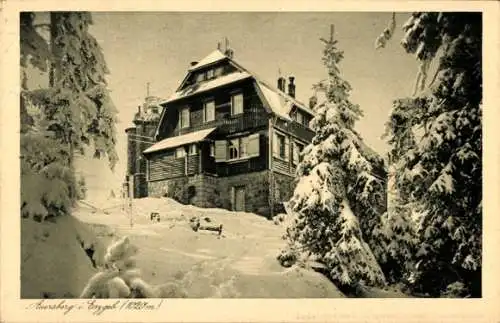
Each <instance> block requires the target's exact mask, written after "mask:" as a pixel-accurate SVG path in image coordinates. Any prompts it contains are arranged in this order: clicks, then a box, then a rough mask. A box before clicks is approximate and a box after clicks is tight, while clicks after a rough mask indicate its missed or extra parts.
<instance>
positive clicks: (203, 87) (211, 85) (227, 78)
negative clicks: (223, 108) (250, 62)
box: [161, 72, 251, 104]
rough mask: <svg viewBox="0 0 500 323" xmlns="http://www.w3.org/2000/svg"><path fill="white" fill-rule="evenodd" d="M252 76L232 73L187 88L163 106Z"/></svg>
mask: <svg viewBox="0 0 500 323" xmlns="http://www.w3.org/2000/svg"><path fill="white" fill-rule="evenodd" d="M250 76H251V75H250V74H248V73H247V72H234V73H230V74H227V75H224V76H221V77H218V78H215V79H213V80H210V81H206V82H203V83H197V84H193V85H191V86H188V87H186V88H185V89H182V90H180V91H177V92H175V93H174V94H172V95H171V96H170V97H169V98H168V99H167V100H166V101H163V102H162V103H161V104H164V103H169V102H172V101H175V100H178V99H181V98H186V97H189V96H191V95H194V94H198V93H201V92H205V91H208V90H212V89H215V88H217V87H219V86H223V85H226V84H229V83H233V82H235V81H239V80H243V79H246V78H248V77H250Z"/></svg>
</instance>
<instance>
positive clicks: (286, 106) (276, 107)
mask: <svg viewBox="0 0 500 323" xmlns="http://www.w3.org/2000/svg"><path fill="white" fill-rule="evenodd" d="M253 76H254V78H255V79H256V81H257V84H258V86H259V88H260V89H261V91H262V94H263V95H264V97H265V98H266V100H267V102H268V103H269V105H270V108H271V110H272V111H273V112H274V113H276V114H277V115H279V116H281V117H283V118H286V119H290V111H291V110H292V107H293V106H294V105H295V106H297V107H298V108H300V109H301V110H304V111H306V112H308V113H310V114H311V115H312V116H314V115H315V112H314V111H312V110H311V109H309V108H307V107H306V106H305V105H303V104H302V103H300V102H299V101H297V100H295V99H294V98H292V97H291V96H289V95H288V94H286V93H283V92H282V91H280V90H278V89H274V88H272V87H271V86H269V85H267V84H266V83H264V82H262V81H261V80H260V79H259V78H257V77H256V76H255V75H253Z"/></svg>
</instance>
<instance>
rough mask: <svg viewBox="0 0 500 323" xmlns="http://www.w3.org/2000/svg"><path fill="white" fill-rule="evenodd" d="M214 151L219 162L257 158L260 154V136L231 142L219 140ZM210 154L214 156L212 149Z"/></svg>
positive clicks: (256, 134)
mask: <svg viewBox="0 0 500 323" xmlns="http://www.w3.org/2000/svg"><path fill="white" fill-rule="evenodd" d="M213 149H214V151H213V152H214V154H215V160H216V161H218V162H220V161H227V160H237V159H245V158H252V157H256V156H259V152H260V139H259V134H258V133H255V134H252V135H250V136H245V137H239V138H234V139H230V140H217V141H216V142H215V146H214V148H213ZM210 154H212V148H210Z"/></svg>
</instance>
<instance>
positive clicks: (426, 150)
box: [389, 13, 482, 296]
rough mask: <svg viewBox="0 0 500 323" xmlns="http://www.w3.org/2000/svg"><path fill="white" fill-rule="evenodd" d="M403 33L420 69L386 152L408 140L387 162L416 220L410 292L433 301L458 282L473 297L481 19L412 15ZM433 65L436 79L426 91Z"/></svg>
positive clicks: (478, 216) (477, 255) (477, 249)
mask: <svg viewBox="0 0 500 323" xmlns="http://www.w3.org/2000/svg"><path fill="white" fill-rule="evenodd" d="M403 29H404V31H405V32H406V35H405V36H404V39H403V41H402V45H403V47H404V49H405V50H406V51H407V52H408V53H411V54H415V55H416V57H417V59H418V60H419V61H420V62H421V63H422V65H421V66H422V68H421V73H419V77H418V78H417V82H416V95H415V97H413V98H410V99H405V102H406V103H405V104H395V106H394V109H393V112H392V115H391V121H390V122H389V127H390V129H389V134H390V142H391V143H392V144H393V147H396V143H398V142H402V141H403V140H405V134H407V133H409V132H413V134H414V135H415V136H414V139H415V140H414V142H413V143H410V144H408V145H402V146H401V150H400V151H399V152H398V155H399V156H398V158H397V159H396V160H395V162H394V164H393V166H394V170H395V174H396V182H397V183H398V184H397V188H398V190H399V193H400V194H402V195H403V196H404V198H403V200H402V201H398V202H399V203H401V204H403V206H404V205H411V206H412V209H413V211H414V212H416V213H418V214H419V215H420V216H419V218H418V224H417V244H416V245H417V247H418V250H417V251H416V253H415V254H414V256H413V258H414V262H415V267H414V269H413V276H414V277H413V284H412V288H413V290H414V291H415V292H422V293H427V294H429V295H431V296H438V295H440V294H441V293H442V292H444V291H445V290H446V289H447V286H449V285H452V284H457V283H462V284H464V286H465V288H464V289H462V290H464V291H465V293H468V294H469V295H472V296H480V294H481V246H482V161H481V156H482V137H481V135H482V134H481V130H482V127H481V104H482V73H481V68H482V60H481V45H482V44H481V42H482V41H481V35H482V19H481V14H480V13H414V14H412V16H411V17H410V18H409V20H408V21H407V22H406V23H405V25H404V27H403ZM434 59H438V62H437V71H436V75H435V76H434V78H433V80H432V81H431V84H430V85H429V86H428V87H426V84H425V79H426V77H425V76H426V72H427V69H426V66H428V65H429V63H430V62H431V61H432V60H434ZM395 235H396V236H397V235H398V233H397V232H395ZM448 289H449V288H448ZM460 296H463V295H460Z"/></svg>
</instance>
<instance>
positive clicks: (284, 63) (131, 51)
mask: <svg viewBox="0 0 500 323" xmlns="http://www.w3.org/2000/svg"><path fill="white" fill-rule="evenodd" d="M391 15H392V13H390V12H373V13H369V12H293V13H292V12H279V13H278V12H253V13H249V12H207V13H203V12H156V13H155V12H142V13H139V12H95V13H93V14H92V17H93V21H94V24H93V25H92V26H91V29H90V32H91V34H92V35H93V36H94V37H95V38H96V39H97V41H98V42H99V44H100V46H101V47H102V50H103V53H104V57H105V59H106V62H107V65H108V67H109V70H110V74H109V76H108V83H109V89H110V90H111V96H112V99H113V101H114V103H115V105H116V107H117V108H118V110H119V116H118V118H119V123H118V124H117V133H118V145H117V152H118V155H119V158H120V162H119V163H118V165H117V167H116V169H115V178H117V179H118V180H122V179H123V178H124V175H125V171H126V158H127V157H126V136H125V132H124V130H125V128H127V127H129V126H131V125H132V118H133V115H134V113H135V112H136V111H137V106H139V105H140V104H141V103H142V102H143V100H144V98H145V96H146V94H147V93H146V88H147V87H146V84H147V83H150V95H154V96H158V97H162V98H166V97H168V96H170V95H171V94H172V92H173V91H175V89H176V88H177V86H178V85H179V83H180V82H181V81H182V79H183V78H184V76H185V74H186V71H187V68H188V66H189V64H190V62H192V61H199V60H201V59H202V58H203V57H205V56H206V55H208V54H209V53H211V52H212V51H213V50H215V49H216V48H217V43H218V42H223V40H224V37H227V38H228V40H229V45H230V47H231V48H232V49H233V50H234V59H235V60H236V61H237V62H239V63H240V64H241V65H243V66H244V67H245V68H247V69H249V70H250V71H252V72H254V73H255V74H257V75H259V76H260V77H261V78H262V79H264V80H265V81H268V82H269V83H272V84H275V83H276V80H277V78H278V75H279V71H281V73H282V75H284V76H291V75H293V76H294V77H295V83H296V96H297V98H298V99H299V100H300V101H302V102H304V103H307V102H308V100H309V97H310V96H311V95H312V93H313V92H312V90H311V87H312V85H313V84H314V83H316V82H318V81H320V80H322V79H324V78H325V77H326V69H325V67H324V66H323V64H322V61H321V57H322V50H323V43H322V42H321V41H320V40H319V39H320V37H323V38H327V37H329V33H330V24H334V26H335V35H334V37H335V39H336V40H338V47H339V48H340V49H341V50H343V51H344V60H343V61H342V62H341V63H340V70H341V73H342V77H343V78H344V79H345V80H347V81H349V82H350V84H351V86H352V88H353V90H352V93H351V101H352V102H353V103H357V104H359V105H360V107H361V108H362V109H363V111H364V117H363V118H362V119H361V120H360V121H359V122H358V123H357V126H356V128H357V130H358V131H359V132H360V133H361V135H362V137H363V138H364V140H365V141H366V143H367V144H368V145H370V146H371V147H372V148H373V149H375V150H376V151H378V152H379V153H381V154H384V153H385V152H386V151H387V149H388V147H387V145H386V143H385V141H384V140H383V139H381V136H382V134H383V132H384V124H385V122H386V121H387V119H388V116H389V113H390V109H391V106H392V101H393V100H394V99H396V98H400V97H405V96H409V95H410V94H411V90H412V87H413V83H414V79H415V76H416V72H417V62H416V60H415V58H414V57H413V56H412V55H409V54H406V53H405V52H404V50H403V48H402V47H401V45H400V40H401V39H402V37H403V32H402V30H401V26H402V25H403V24H404V22H405V21H406V20H407V19H408V16H409V14H408V13H398V14H397V15H396V31H395V35H394V37H393V39H392V40H391V41H390V42H389V43H388V45H387V46H386V47H385V48H383V49H379V50H375V47H374V43H375V39H376V38H377V37H378V35H379V34H380V33H381V32H382V31H383V30H384V28H385V27H386V26H387V24H388V23H389V20H390V18H391Z"/></svg>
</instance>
